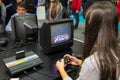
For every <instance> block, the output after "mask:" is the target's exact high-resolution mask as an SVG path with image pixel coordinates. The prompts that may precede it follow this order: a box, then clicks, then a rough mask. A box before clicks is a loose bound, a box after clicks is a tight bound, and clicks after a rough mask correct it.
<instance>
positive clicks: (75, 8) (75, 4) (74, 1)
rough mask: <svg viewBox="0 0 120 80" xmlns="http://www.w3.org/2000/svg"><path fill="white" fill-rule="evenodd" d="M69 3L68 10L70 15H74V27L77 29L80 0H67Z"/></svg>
mask: <svg viewBox="0 0 120 80" xmlns="http://www.w3.org/2000/svg"><path fill="white" fill-rule="evenodd" d="M68 1H69V3H71V4H70V10H71V11H72V15H73V16H74V17H75V24H74V28H75V29H77V28H78V25H79V11H80V9H81V6H82V0H68Z"/></svg>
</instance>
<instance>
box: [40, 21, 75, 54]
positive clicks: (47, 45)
mask: <svg viewBox="0 0 120 80" xmlns="http://www.w3.org/2000/svg"><path fill="white" fill-rule="evenodd" d="M61 23H70V27H71V38H70V39H69V40H67V41H65V42H62V43H58V44H51V27H52V25H56V24H61ZM48 25H49V26H48ZM46 27H47V28H46ZM42 31H43V32H42ZM44 31H46V32H45V34H44V35H42V34H43V33H44ZM48 34H50V36H48ZM73 35H74V28H73V20H71V19H61V20H59V21H48V20H46V21H45V22H44V23H43V25H42V27H41V28H40V45H41V47H42V48H43V51H44V52H45V53H52V52H57V51H60V50H61V51H62V50H65V49H66V48H70V47H71V46H72V45H73ZM41 37H42V38H43V39H42V38H41ZM63 47H64V48H63Z"/></svg>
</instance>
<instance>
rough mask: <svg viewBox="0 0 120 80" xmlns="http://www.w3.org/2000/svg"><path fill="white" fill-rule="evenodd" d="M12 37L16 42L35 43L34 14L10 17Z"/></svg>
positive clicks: (36, 34)
mask: <svg viewBox="0 0 120 80" xmlns="http://www.w3.org/2000/svg"><path fill="white" fill-rule="evenodd" d="M11 26H12V36H13V39H14V40H15V41H16V42H20V41H24V42H29V41H36V40H37V39H38V23H37V16H36V15H35V14H22V15H16V16H13V17H11Z"/></svg>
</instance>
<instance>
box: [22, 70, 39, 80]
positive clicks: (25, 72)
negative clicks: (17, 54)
mask: <svg viewBox="0 0 120 80" xmlns="http://www.w3.org/2000/svg"><path fill="white" fill-rule="evenodd" d="M24 74H25V75H26V76H28V77H30V78H31V79H33V80H37V79H35V78H33V77H31V76H29V74H28V73H27V71H24Z"/></svg>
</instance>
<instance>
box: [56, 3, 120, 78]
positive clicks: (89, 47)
mask: <svg viewBox="0 0 120 80" xmlns="http://www.w3.org/2000/svg"><path fill="white" fill-rule="evenodd" d="M85 19H86V23H85V37H84V44H83V60H79V59H77V58H76V57H74V56H71V55H69V54H66V55H65V56H69V57H70V59H71V61H70V62H69V63H68V64H72V65H79V66H81V70H80V73H79V77H78V78H77V80H120V46H119V45H118V40H117V38H118V27H117V26H118V14H117V11H116V8H115V5H113V4H112V3H111V2H108V1H99V2H95V3H94V4H92V5H91V6H90V7H89V8H88V10H87V12H86V15H85ZM82 62H83V63H82ZM56 67H57V69H58V71H59V72H60V75H61V77H62V79H63V80H72V79H71V78H70V77H69V75H68V74H67V73H66V71H65V69H64V67H65V64H64V59H61V60H58V61H57V62H56Z"/></svg>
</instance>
